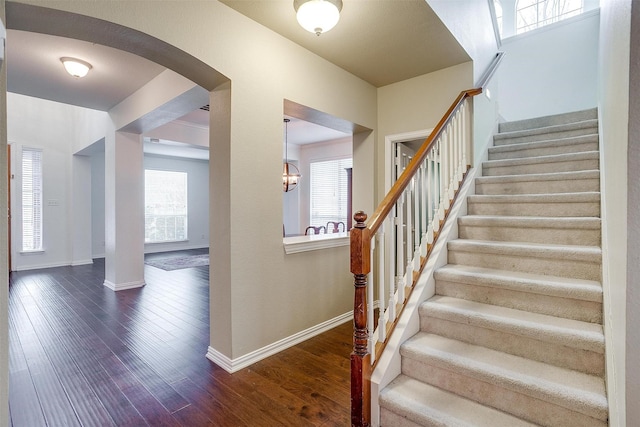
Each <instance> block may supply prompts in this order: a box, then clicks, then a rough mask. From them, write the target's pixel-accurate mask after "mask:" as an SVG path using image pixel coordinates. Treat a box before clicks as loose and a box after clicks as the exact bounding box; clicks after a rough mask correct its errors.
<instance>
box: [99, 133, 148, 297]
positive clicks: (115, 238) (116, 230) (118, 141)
mask: <svg viewBox="0 0 640 427" xmlns="http://www.w3.org/2000/svg"><path fill="white" fill-rule="evenodd" d="M104 285H105V286H106V287H108V288H110V289H113V290H114V291H119V290H123V289H131V288H139V287H141V286H144V166H143V151H142V139H141V137H140V135H136V134H130V133H124V132H113V133H111V132H110V133H109V135H107V137H106V139H105V281H104Z"/></svg>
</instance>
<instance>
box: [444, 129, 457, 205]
mask: <svg viewBox="0 0 640 427" xmlns="http://www.w3.org/2000/svg"><path fill="white" fill-rule="evenodd" d="M447 128H448V129H449V132H448V134H449V138H448V140H447V160H448V165H449V167H448V169H447V172H448V175H447V182H448V183H449V184H448V186H447V197H446V200H447V203H446V206H447V209H449V207H450V206H451V200H453V194H454V190H453V187H454V185H455V184H454V181H455V177H456V169H455V168H456V165H455V153H454V150H453V146H454V134H453V125H452V124H451V123H449V125H447Z"/></svg>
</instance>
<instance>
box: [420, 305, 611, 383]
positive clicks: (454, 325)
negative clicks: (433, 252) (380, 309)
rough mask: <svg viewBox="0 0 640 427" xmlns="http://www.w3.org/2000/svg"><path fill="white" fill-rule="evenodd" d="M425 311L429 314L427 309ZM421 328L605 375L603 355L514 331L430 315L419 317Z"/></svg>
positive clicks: (528, 357) (472, 342) (545, 361)
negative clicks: (493, 328)
mask: <svg viewBox="0 0 640 427" xmlns="http://www.w3.org/2000/svg"><path fill="white" fill-rule="evenodd" d="M424 311H425V312H428V310H424ZM421 314H422V310H421ZM420 329H421V330H422V331H423V332H429V333H433V334H436V335H440V336H443V337H447V338H452V339H456V340H459V341H463V342H467V343H470V344H475V345H480V346H482V347H486V348H491V349H494V350H498V351H502V352H505V353H509V354H513V355H516V356H521V357H526V358H527V359H531V360H537V361H539V362H543V363H548V364H550V365H555V366H560V367H561V368H568V369H573V370H576V371H580V372H584V373H586V374H590V375H604V355H603V354H602V353H597V352H593V351H589V350H583V349H580V348H573V347H569V346H566V345H562V344H559V343H552V342H546V341H540V340H538V339H534V338H531V337H528V336H523V335H518V334H517V332H518V330H517V329H514V330H512V331H511V332H512V333H510V332H504V331H496V330H492V329H487V328H483V327H478V326H476V325H473V324H467V323H458V322H454V321H450V320H445V319H438V318H435V317H430V316H429V315H423V316H421V318H420Z"/></svg>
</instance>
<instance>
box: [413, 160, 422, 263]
mask: <svg viewBox="0 0 640 427" xmlns="http://www.w3.org/2000/svg"><path fill="white" fill-rule="evenodd" d="M420 171H421V168H418V170H417V171H416V175H415V178H414V179H413V186H414V191H413V271H419V270H420V197H421V193H422V187H421V186H420V182H421V178H420Z"/></svg>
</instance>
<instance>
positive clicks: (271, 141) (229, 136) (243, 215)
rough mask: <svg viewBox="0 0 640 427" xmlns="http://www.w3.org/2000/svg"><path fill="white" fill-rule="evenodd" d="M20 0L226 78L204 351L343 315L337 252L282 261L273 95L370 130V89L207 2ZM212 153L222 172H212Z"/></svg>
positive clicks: (369, 145)
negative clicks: (147, 43)
mask: <svg viewBox="0 0 640 427" xmlns="http://www.w3.org/2000/svg"><path fill="white" fill-rule="evenodd" d="M28 3H31V4H35V5H40V6H43V7H50V8H51V7H55V8H58V9H61V10H66V11H71V12H76V13H80V14H84V15H88V16H92V17H97V18H100V19H104V20H107V21H111V22H114V23H117V24H120V25H123V26H126V27H130V28H134V29H137V30H140V31H142V32H145V33H147V34H150V35H152V36H153V37H156V38H158V39H160V40H163V41H165V42H167V43H169V44H171V45H173V46H176V47H178V48H179V49H181V50H183V51H185V52H187V53H189V54H191V55H193V56H195V57H196V58H198V59H199V60H201V61H203V62H204V63H206V64H208V65H209V66H210V67H211V68H213V69H215V70H217V71H219V72H220V73H222V74H224V75H225V76H227V77H228V78H229V79H230V81H231V83H230V87H229V88H228V91H227V95H228V96H227V95H222V97H223V98H224V97H225V96H227V100H226V101H225V102H223V103H222V105H223V107H222V108H224V109H227V110H228V111H226V112H224V114H226V117H227V119H226V120H227V126H228V128H229V130H228V132H226V133H225V132H222V133H223V139H222V140H220V139H218V140H214V139H212V140H211V141H210V146H211V157H212V162H211V165H212V166H211V167H212V172H211V183H212V185H211V206H212V209H211V212H212V223H211V230H212V232H213V233H212V240H211V252H212V295H211V299H212V311H211V312H212V316H211V319H212V328H211V331H212V332H211V342H212V344H213V346H214V348H215V349H216V350H218V351H220V352H221V353H223V354H224V355H225V356H227V357H229V358H231V359H234V358H238V357H240V356H242V355H244V354H246V353H248V352H251V351H253V350H256V349H259V348H261V347H263V346H266V345H268V344H271V343H273V342H275V341H277V340H280V339H282V338H285V337H288V336H290V335H292V334H295V333H297V332H299V331H301V330H304V329H307V328H309V327H312V326H315V325H317V324H319V323H321V322H324V321H326V320H327V319H330V318H333V317H336V316H339V315H341V314H344V313H345V312H347V311H349V310H350V309H351V305H352V302H351V301H352V286H351V277H350V274H349V272H348V269H349V266H348V259H349V258H348V254H347V252H346V249H344V250H333V251H330V250H324V251H315V252H311V253H308V254H302V255H290V256H285V255H284V251H283V247H282V189H281V183H280V178H279V175H280V174H281V167H282V166H281V161H282V159H281V151H282V115H283V99H289V100H292V101H294V102H296V103H299V104H302V105H306V106H309V107H311V108H314V109H317V110H320V111H323V112H325V113H328V114H331V115H333V116H336V117H340V118H343V119H346V120H348V121H350V122H353V123H357V124H359V125H361V126H363V127H366V128H370V129H373V128H375V123H376V90H375V88H374V87H372V86H371V85H369V84H367V83H366V82H364V81H362V80H360V79H358V78H356V77H354V76H353V75H351V74H349V73H347V72H345V71H343V70H341V69H340V68H338V67H336V66H335V65H332V64H330V63H328V62H326V61H324V60H323V59H321V58H320V57H318V56H316V55H313V54H311V53H310V52H308V51H306V50H304V49H302V48H301V47H300V46H298V45H296V44H294V43H292V42H289V41H287V40H285V39H284V38H282V37H281V36H279V35H277V34H275V33H273V32H271V31H269V30H267V29H266V28H264V27H262V26H259V25H257V24H256V23H255V22H253V21H251V20H249V19H248V18H245V17H244V16H242V15H240V14H238V13H237V12H235V11H233V10H231V9H229V8H228V7H226V6H224V5H222V4H220V3H218V2H216V1H209V2H153V7H150V6H151V2H146V1H141V2H127V3H126V8H125V7H122V5H123V3H122V2H119V1H102V2H77V1H49V0H46V1H45V0H40V1H28ZM168 23H170V25H168ZM223 92H224V91H223ZM223 121H224V119H223ZM212 123H214V120H213V119H212ZM212 127H213V126H212ZM214 136H215V135H214ZM224 138H226V139H224ZM373 139H374V137H373V134H368V135H366V136H365V137H364V138H362V140H359V141H358V145H357V152H356V150H355V149H354V174H359V173H360V172H358V168H359V165H358V162H359V161H360V162H362V161H368V159H372V158H373V144H374V140H373ZM219 155H220V156H223V158H224V159H225V161H226V162H227V167H226V168H225V167H220V168H216V165H218V166H220V164H219V163H218V164H216V160H215V159H216V156H219ZM366 166H367V168H368V167H369V165H366ZM360 169H361V170H364V169H365V166H364V165H363V166H362V167H361V168H360ZM368 182H369V180H367V179H364V178H362V177H358V178H357V179H354V185H355V186H356V188H355V189H354V192H355V193H356V194H357V195H356V196H354V201H355V200H357V201H358V203H359V204H360V205H361V206H364V208H369V207H370V206H372V205H373V188H372V186H371V185H369V184H368ZM214 230H218V233H217V234H216V232H215V231H214ZM282 306H284V307H285V309H282V308H281V307H282Z"/></svg>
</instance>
